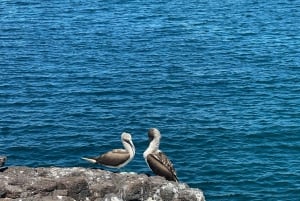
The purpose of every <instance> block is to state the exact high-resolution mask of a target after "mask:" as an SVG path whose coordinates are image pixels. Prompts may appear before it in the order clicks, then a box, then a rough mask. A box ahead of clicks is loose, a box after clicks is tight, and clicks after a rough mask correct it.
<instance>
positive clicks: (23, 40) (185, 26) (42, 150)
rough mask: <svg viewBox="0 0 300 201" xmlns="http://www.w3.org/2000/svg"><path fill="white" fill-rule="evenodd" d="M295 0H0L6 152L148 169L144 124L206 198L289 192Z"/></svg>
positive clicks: (2, 150)
mask: <svg viewBox="0 0 300 201" xmlns="http://www.w3.org/2000/svg"><path fill="white" fill-rule="evenodd" d="M299 11H300V3H299V1H278V0H275V1H260V2H259V1H187V2H183V1H178V0H175V1H130V2H127V1H109V2H106V1H79V0H74V1H35V0H28V1H1V2H0V19H1V26H0V61H1V62H0V155H6V156H8V159H9V160H8V163H7V165H27V166H32V167H37V166H62V167H65V166H67V167H72V166H82V167H98V166H95V165H91V164H88V163H87V162H85V161H83V160H81V159H80V157H82V156H90V155H98V154H100V153H103V152H105V151H107V150H109V149H112V148H116V147H121V143H120V134H121V133H122V132H123V131H127V132H130V133H131V134H132V136H133V140H134V143H135V146H136V148H137V154H136V156H135V159H134V160H133V161H132V162H131V163H130V164H128V165H127V166H126V167H125V168H123V171H135V172H138V173H150V171H149V169H148V167H147V165H146V164H145V162H144V159H143V157H142V153H143V151H144V150H145V149H146V147H147V145H148V141H147V130H148V128H150V127H157V128H158V129H160V131H161V133H162V136H163V138H162V142H161V149H162V150H163V151H164V152H165V153H166V154H167V155H168V156H169V157H170V158H171V159H172V161H173V163H174V166H175V169H176V170H177V173H178V177H179V179H180V180H181V181H182V182H185V183H187V184H189V185H190V186H191V187H197V188H201V189H202V190H203V191H204V193H205V196H206V199H207V200H220V201H223V200H295V201H296V200H299V197H300V182H299V181H300V158H299V153H300V127H299V125H300V107H299V105H300V71H299V68H300V35H299V33H300V26H299V19H300V12H299Z"/></svg>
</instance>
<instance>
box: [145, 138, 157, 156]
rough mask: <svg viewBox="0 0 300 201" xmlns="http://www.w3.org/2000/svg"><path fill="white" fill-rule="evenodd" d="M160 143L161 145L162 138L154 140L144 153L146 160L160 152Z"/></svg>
mask: <svg viewBox="0 0 300 201" xmlns="http://www.w3.org/2000/svg"><path fill="white" fill-rule="evenodd" d="M159 143H160V138H154V139H153V140H152V141H151V142H150V144H149V146H148V148H147V149H146V151H145V152H144V154H143V156H144V158H146V157H147V156H148V155H149V154H150V153H153V152H156V151H158V150H159Z"/></svg>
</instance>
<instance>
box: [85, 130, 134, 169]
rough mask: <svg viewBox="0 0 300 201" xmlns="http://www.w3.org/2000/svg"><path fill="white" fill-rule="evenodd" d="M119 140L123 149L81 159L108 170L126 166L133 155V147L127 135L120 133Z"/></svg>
mask: <svg viewBox="0 0 300 201" xmlns="http://www.w3.org/2000/svg"><path fill="white" fill-rule="evenodd" d="M121 140H122V143H123V146H124V148H125V149H113V150H111V151H109V152H107V153H104V154H102V155H100V156H97V157H87V158H85V157H84V158H82V159H84V160H87V161H89V162H91V163H97V164H100V165H103V166H106V167H110V168H121V167H124V166H125V165H127V164H128V163H129V162H130V161H131V160H132V159H133V157H134V155H135V147H134V144H133V142H132V138H131V135H130V134H129V133H125V132H124V133H122V135H121Z"/></svg>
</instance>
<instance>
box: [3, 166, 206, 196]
mask: <svg viewBox="0 0 300 201" xmlns="http://www.w3.org/2000/svg"><path fill="white" fill-rule="evenodd" d="M10 200H22V201H32V200H39V201H74V200H82V201H83V200H84V201H101V200H103V201H121V200H124V201H125V200H126V201H143V200H145V201H159V200H162V201H168V200H170V201H196V200H197V201H205V198H204V195H203V192H202V191H201V190H199V189H195V188H189V187H188V186H187V185H186V184H182V183H179V184H178V183H174V182H169V181H166V180H165V179H164V178H162V177H158V176H154V177H148V176H146V175H144V174H135V173H112V172H109V171H104V170H99V169H87V168H81V167H74V168H58V167H49V168H42V167H41V168H29V167H8V168H7V169H4V170H2V171H1V172H0V201H10Z"/></svg>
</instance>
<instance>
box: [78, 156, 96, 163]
mask: <svg viewBox="0 0 300 201" xmlns="http://www.w3.org/2000/svg"><path fill="white" fill-rule="evenodd" d="M81 159H83V160H86V161H88V162H90V163H96V162H97V161H96V160H95V159H93V158H85V157H82V158H81Z"/></svg>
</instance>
